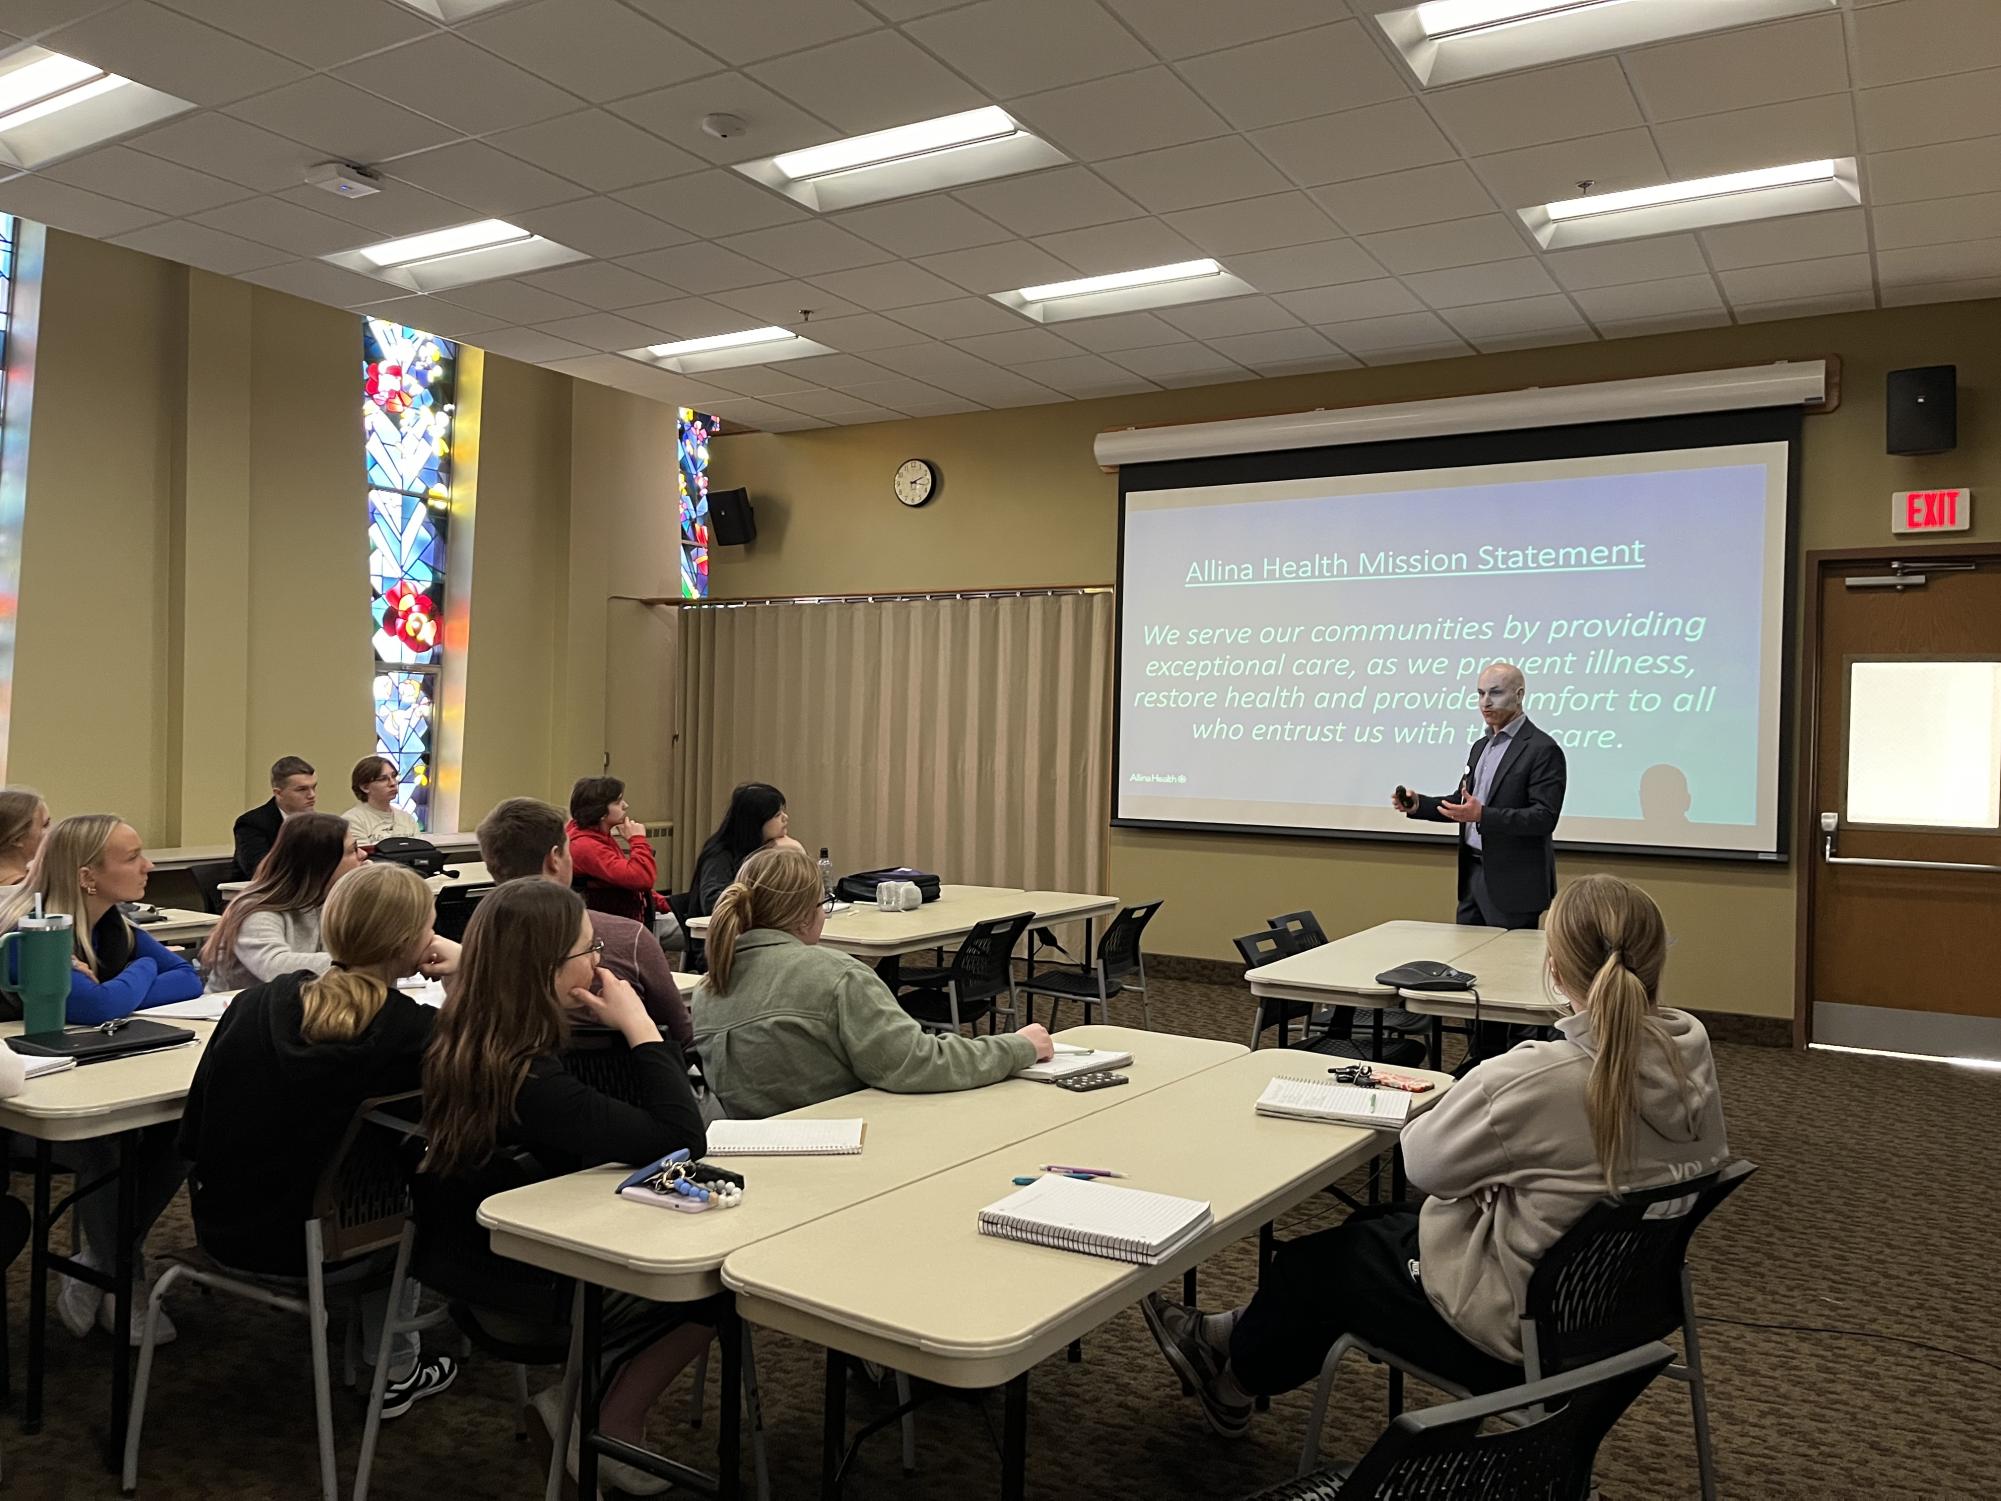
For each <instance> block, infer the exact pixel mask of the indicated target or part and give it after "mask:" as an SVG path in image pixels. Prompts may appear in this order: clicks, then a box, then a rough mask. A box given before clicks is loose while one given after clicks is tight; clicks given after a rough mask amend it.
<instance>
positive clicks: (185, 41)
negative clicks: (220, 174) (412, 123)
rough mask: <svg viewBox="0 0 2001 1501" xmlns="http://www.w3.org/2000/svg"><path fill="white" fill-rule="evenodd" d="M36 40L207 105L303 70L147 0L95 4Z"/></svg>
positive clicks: (242, 93)
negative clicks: (101, 7) (109, 6)
mask: <svg viewBox="0 0 2001 1501" xmlns="http://www.w3.org/2000/svg"><path fill="white" fill-rule="evenodd" d="M41 40H42V45H44V46H47V47H51V48H53V49H54V50H56V51H57V52H62V53H65V54H67V55H68V56H70V57H80V58H82V59H83V60H84V61H85V62H90V63H96V64H97V65H98V67H100V68H103V69H104V70H105V71H106V72H109V73H122V74H123V75H124V76H125V77H127V78H131V79H135V80H137V81H138V82H140V83H143V84H145V85H147V86H148V87H150V88H155V89H164V90H165V91H166V92H167V93H169V94H172V95H174V96H175V97H176V98H179V99H188V100H192V101H193V102H194V103H196V104H201V105H208V106H214V105H218V104H227V103H229V101H230V100H232V99H241V98H242V97H243V96H244V95H245V94H249V93H253V92H255V91H256V90H258V89H268V88H270V87H272V86H273V85H275V84H281V83H286V82H289V81H290V80H292V79H294V78H297V77H299V76H300V75H301V74H303V73H304V72H305V70H304V69H303V68H301V67H300V66H299V65H298V64H297V63H294V62H288V61H286V60H285V59H284V58H282V57H280V56H278V54H277V53H275V52H266V51H265V50H264V49H263V48H262V47H256V46H252V45H251V44H250V43H249V42H244V41H239V40H238V39H237V38H235V37H233V36H230V35H228V34H227V33H226V32H221V31H217V30H216V29H215V28H214V27H213V26H204V25H203V24H202V23H201V22H199V21H194V20H190V19H189V18H188V17H186V16H183V15H177V14H176V13H175V12H173V11H171V10H168V9H166V8H165V7H164V6H159V5H154V4H151V3H150V0H132V3H131V4H129V5H121V6H118V7H117V8H116V9H114V10H107V11H100V12H99V13H98V14H96V15H93V16H91V17H89V18H88V19H86V20H83V21H79V22H77V23H76V24H75V25H74V26H66V27H64V28H63V29H62V30H61V31H58V32H56V33H55V34H54V35H52V36H47V37H43V38H42V39H41Z"/></svg>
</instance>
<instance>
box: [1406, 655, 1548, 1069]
mask: <svg viewBox="0 0 2001 1501" xmlns="http://www.w3.org/2000/svg"><path fill="white" fill-rule="evenodd" d="M1478 688H1479V695H1480V718H1481V720H1482V722H1484V723H1485V725H1486V726H1487V733H1486V734H1485V735H1483V736H1482V737H1481V738H1480V739H1479V740H1477V741H1476V742H1474V745H1473V749H1472V752H1471V753H1470V754H1469V755H1468V756H1467V758H1466V775H1465V776H1464V777H1463V778H1462V779H1461V780H1460V783H1459V790H1458V792H1456V793H1454V794H1453V795H1452V796H1450V797H1425V796H1422V795H1420V794H1418V793H1414V792H1408V791H1405V790H1404V789H1401V788H1399V789H1398V792H1399V794H1400V795H1398V796H1394V797H1392V798H1391V799H1390V803H1391V806H1392V807H1394V808H1396V810H1397V811H1398V812H1400V813H1402V814H1404V815H1405V816H1406V817H1409V818H1421V819H1428V820H1431V821H1432V822H1449V823H1456V824H1458V825H1459V912H1458V916H1457V920H1458V921H1459V922H1462V923H1470V924H1476V925H1479V924H1484V925H1485V926H1487V927H1490V928H1533V927H1535V926H1536V925H1537V923H1538V922H1539V921H1540V919H1541V917H1542V914H1543V913H1544V912H1546V911H1547V910H1548V909H1549V904H1550V902H1551V901H1552V900H1553V899H1554V898H1555V896H1556V848H1555V845H1554V843H1553V841H1552V836H1553V835H1554V833H1555V831H1556V821H1557V819H1558V818H1560V817H1561V816H1562V814H1563V789H1564V783H1565V779H1566V776H1567V771H1566V768H1565V765H1564V759H1563V747H1562V746H1560V745H1558V744H1557V743H1556V742H1555V741H1554V740H1552V739H1551V738H1550V737H1549V736H1548V735H1546V734H1544V733H1543V732H1542V731H1541V730H1539V729H1537V728H1536V727H1535V725H1533V724H1532V723H1530V722H1529V719H1528V716H1527V715H1525V714H1524V713H1523V712H1522V705H1523V701H1524V700H1525V699H1526V698H1527V696H1528V684H1527V682H1526V681H1525V680H1524V679H1523V677H1522V673H1521V669H1520V668H1518V667H1516V666H1515V665H1514V664H1513V663H1512V662H1495V663H1493V664H1492V665H1491V666H1489V667H1488V668H1487V670H1486V671H1484V672H1482V673H1481V674H1480V681H1479V685H1478ZM1480 1034H1481V1035H1480V1050H1481V1051H1482V1052H1483V1053H1485V1052H1491V1051H1496V1050H1497V1049H1498V1048H1499V1047H1500V1046H1501V1045H1502V1044H1503V1042H1504V1041H1505V1036H1504V1032H1503V1029H1502V1028H1501V1027H1500V1026H1498V1025H1496V1024H1494V1023H1486V1022H1483V1023H1482V1024H1481V1028H1480Z"/></svg>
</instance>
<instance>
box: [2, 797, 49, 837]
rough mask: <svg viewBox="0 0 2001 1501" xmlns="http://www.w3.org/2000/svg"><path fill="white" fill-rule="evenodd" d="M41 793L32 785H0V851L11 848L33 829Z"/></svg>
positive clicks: (39, 808) (39, 805)
mask: <svg viewBox="0 0 2001 1501" xmlns="http://www.w3.org/2000/svg"><path fill="white" fill-rule="evenodd" d="M41 811H42V795H41V793H39V792H37V791H35V789H34V788H32V787H0V852H4V851H7V850H11V849H13V848H14V847H15V846H17V845H19V844H20V843H21V841H22V840H24V839H26V838H27V837H28V836H29V835H30V834H32V833H34V831H35V819H36V818H37V817H38V816H39V815H40V814H41Z"/></svg>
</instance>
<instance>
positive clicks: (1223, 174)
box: [1098, 136, 1291, 214]
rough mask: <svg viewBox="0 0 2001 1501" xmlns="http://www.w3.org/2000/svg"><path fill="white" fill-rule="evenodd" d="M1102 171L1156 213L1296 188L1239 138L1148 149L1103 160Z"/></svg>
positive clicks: (1228, 137)
mask: <svg viewBox="0 0 2001 1501" xmlns="http://www.w3.org/2000/svg"><path fill="white" fill-rule="evenodd" d="M1098 170H1099V171H1100V172H1102V173H1103V174H1104V175H1105V176H1106V177H1108V178H1110V179H1111V180H1112V182H1113V184H1114V185H1115V186H1117V187H1119V188H1121V189H1122V190H1124V191H1125V192H1126V193H1127V194H1129V195H1130V196H1131V197H1132V198H1133V199H1134V200H1135V201H1136V202H1138V203H1140V204H1142V205H1143V206H1145V207H1146V208H1149V209H1151V210H1152V211H1153V212H1154V213H1156V214H1160V213H1166V212H1167V211H1168V210H1170V209H1177V208H1201V207H1203V206H1205V205H1207V204H1211V203H1229V202H1232V201H1234V200H1236V199H1239V198H1256V197H1259V196H1261V195H1263V194H1266V193H1276V192H1279V191H1281V190H1282V189H1284V188H1288V187H1290V186H1291V184H1290V183H1288V182H1287V181H1286V180H1285V176H1284V174H1283V173H1281V172H1280V171H1279V170H1278V169H1277V168H1276V167H1274V166H1273V165H1272V164H1271V163H1270V162H1268V161H1266V160H1265V159H1264V158H1263V157H1262V156H1260V155H1258V153H1257V152H1256V151H1255V150H1253V149H1252V147H1251V145H1250V143H1249V142H1247V141H1244V140H1242V139H1240V138H1238V137H1236V136H1225V137H1223V138H1221V139H1219V140H1214V141H1199V142H1197V143H1196V144H1194V145H1192V146H1170V147H1169V148H1168V149H1167V150H1165V151H1143V152H1141V153H1140V154H1139V155H1137V156H1127V157H1121V158H1120V159H1119V160H1117V161H1114V162H1102V163H1100V164H1099V166H1098Z"/></svg>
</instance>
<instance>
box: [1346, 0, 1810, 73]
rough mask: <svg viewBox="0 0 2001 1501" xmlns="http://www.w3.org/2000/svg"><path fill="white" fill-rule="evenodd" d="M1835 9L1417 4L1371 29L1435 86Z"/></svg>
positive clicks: (1566, 0) (1681, 1)
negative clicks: (1381, 33)
mask: <svg viewBox="0 0 2001 1501" xmlns="http://www.w3.org/2000/svg"><path fill="white" fill-rule="evenodd" d="M1839 6H1840V0H1421V3H1420V4H1417V5H1409V6H1406V7H1404V8H1403V9H1402V10H1392V11H1387V12H1384V13H1383V14H1381V15H1379V16H1377V17H1376V24H1377V25H1379V26H1381V27H1382V29H1383V32H1384V34H1385V35H1386V36H1388V37H1389V39H1390V42H1391V43H1392V44H1393V45H1394V46H1395V47H1396V49H1397V51H1399V52H1401V53H1402V54H1403V58H1404V61H1405V62H1407V63H1409V64H1410V69H1411V71H1412V72H1413V73H1415V74H1416V75H1417V81H1418V82H1419V83H1420V84H1424V85H1426V86H1435V85H1438V84H1445V83H1462V82H1464V81H1465V80H1466V79H1469V78H1489V77H1492V76H1493V75H1494V74H1496V73H1513V72H1516V71H1518V70H1520V69H1523V68H1539V67H1542V66H1544V65H1545V64H1547V63H1554V62H1562V61H1564V60H1565V59H1567V58H1573V57H1589V56H1591V55H1593V54H1594V53H1599V52H1616V51H1619V50H1621V49H1623V48H1627V47H1639V46H1644V45H1645V44H1646V43H1649V42H1664V41H1668V40H1670V39H1672V38H1674V37H1683V36H1700V35H1701V34H1702V33H1704V32H1709V31H1725V30H1728V29H1730V28H1732V27H1737V26H1750V25H1754V24H1756V23H1757V22H1760V21H1775V20H1779V19H1781V18H1783V17H1786V16H1809V15H1817V14H1820V13H1822V12H1825V11H1831V10H1836V9H1838V8H1839Z"/></svg>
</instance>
